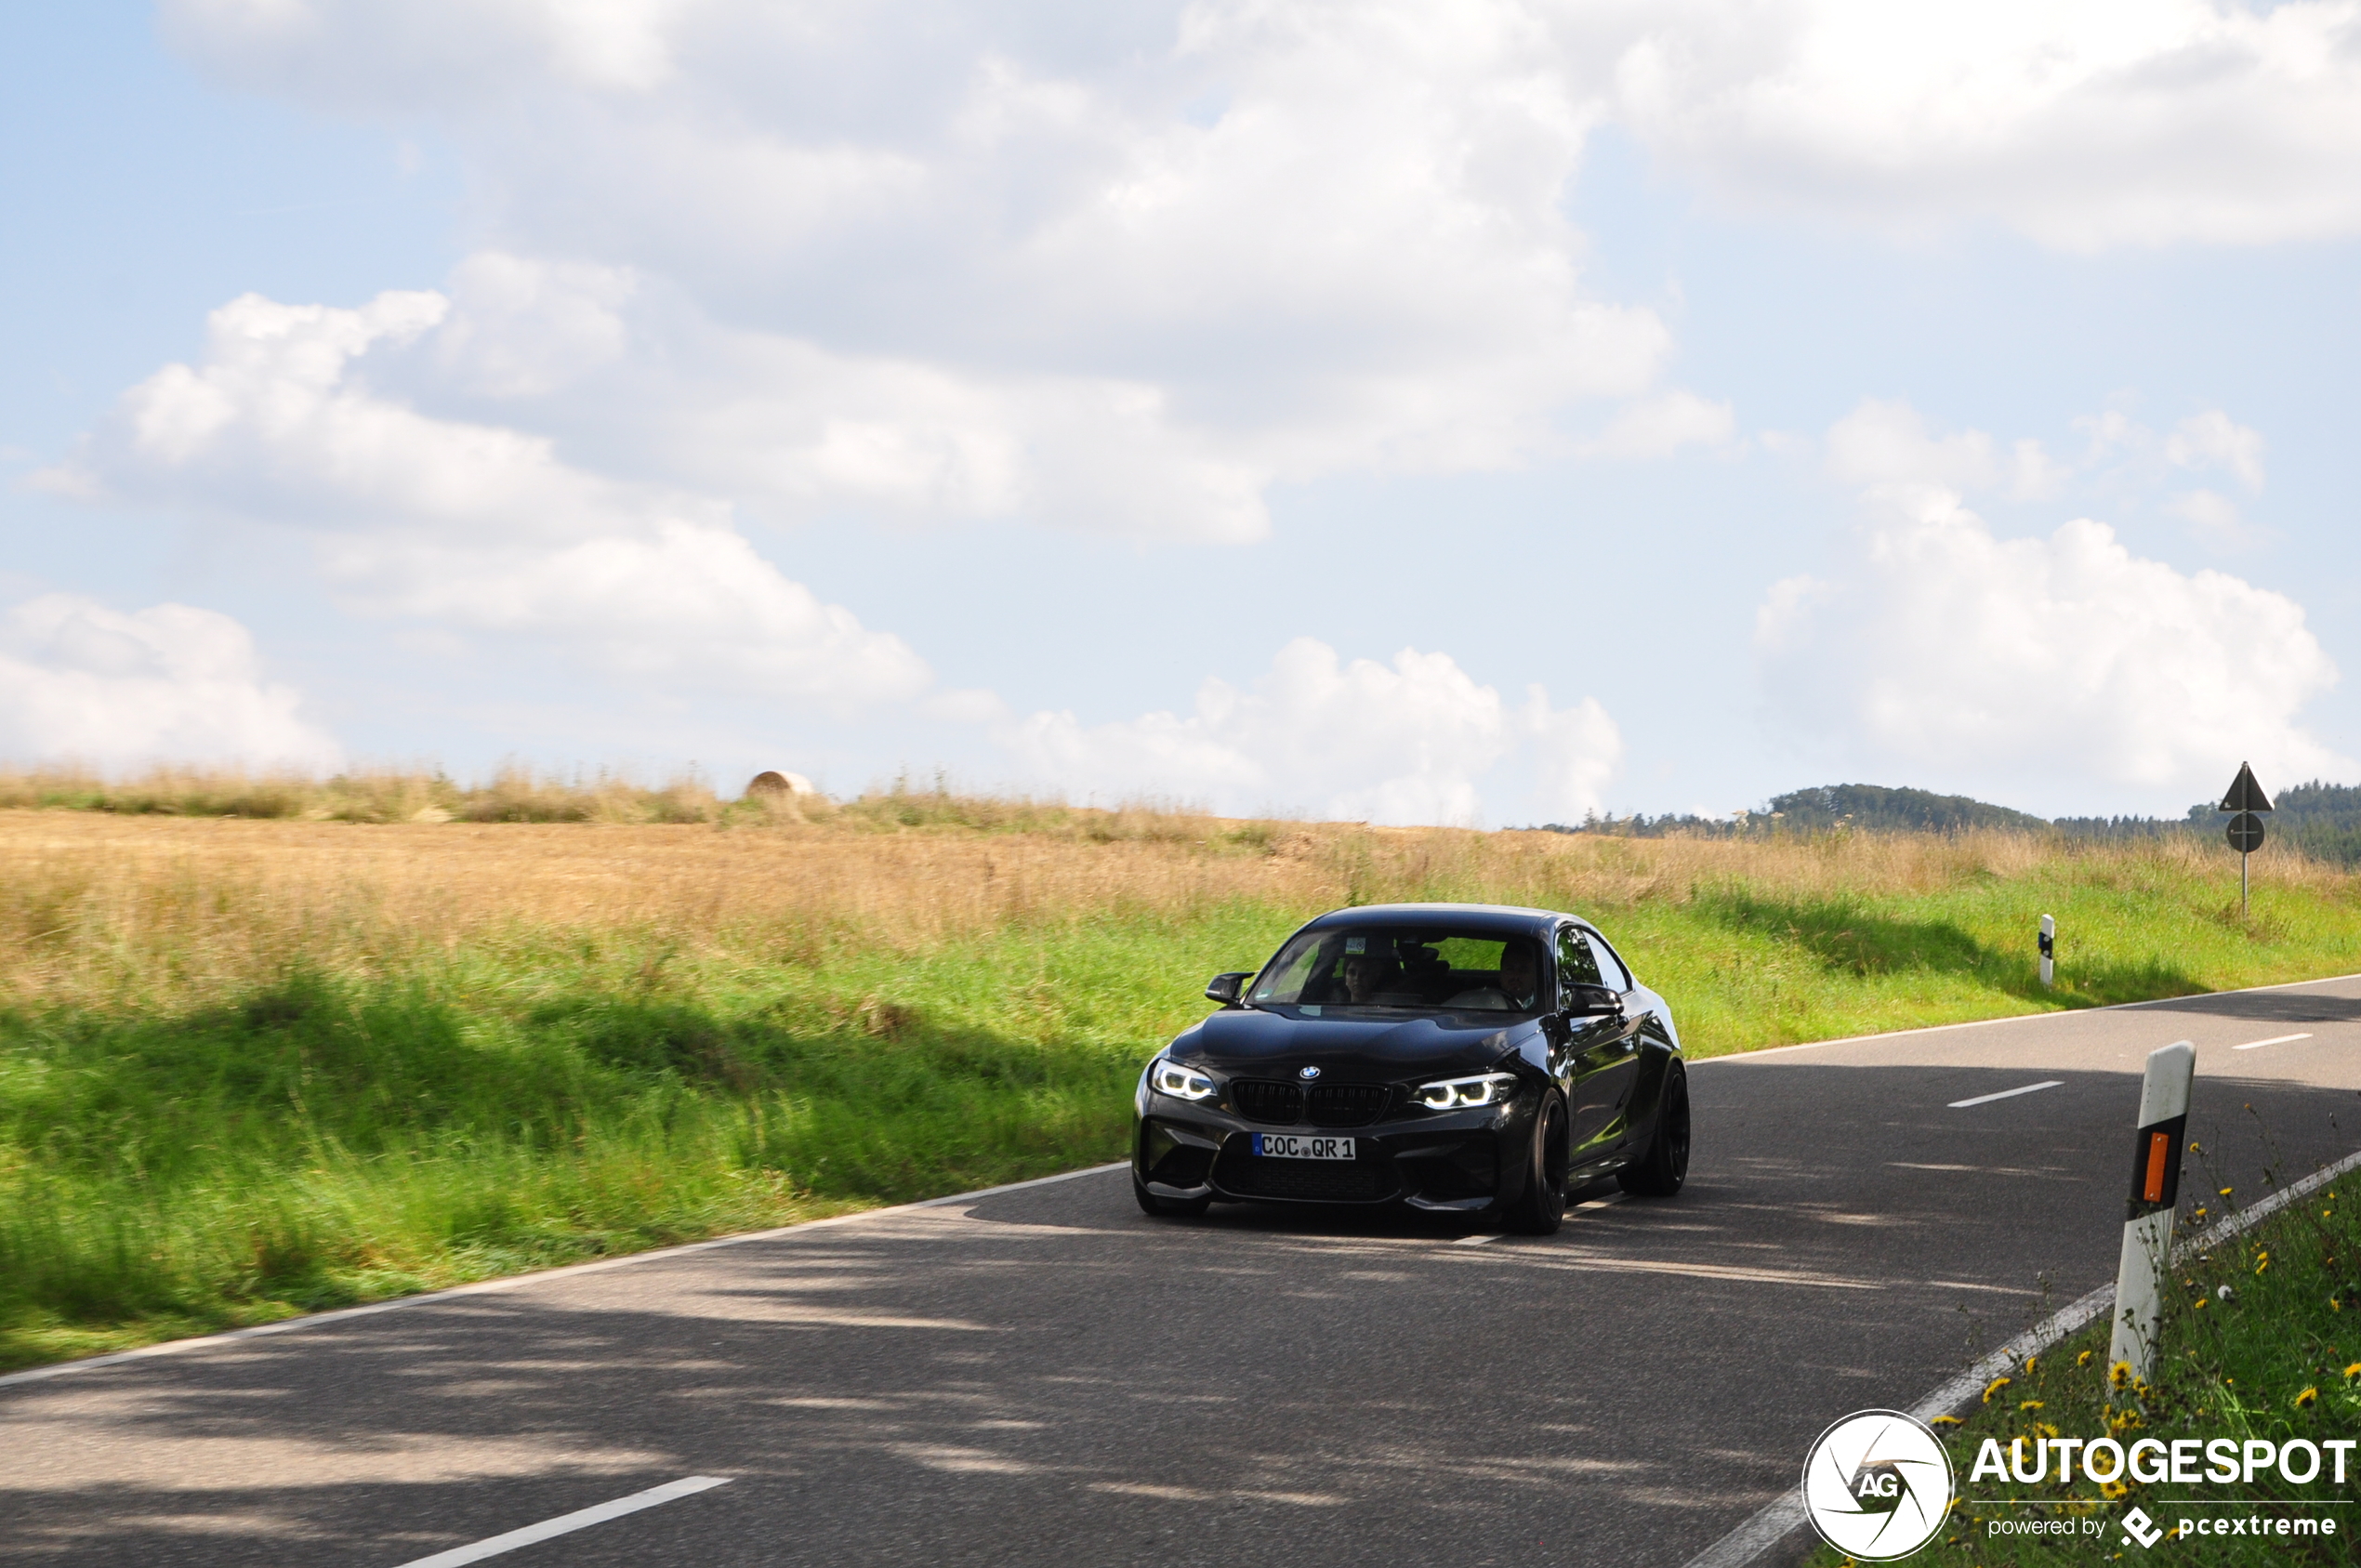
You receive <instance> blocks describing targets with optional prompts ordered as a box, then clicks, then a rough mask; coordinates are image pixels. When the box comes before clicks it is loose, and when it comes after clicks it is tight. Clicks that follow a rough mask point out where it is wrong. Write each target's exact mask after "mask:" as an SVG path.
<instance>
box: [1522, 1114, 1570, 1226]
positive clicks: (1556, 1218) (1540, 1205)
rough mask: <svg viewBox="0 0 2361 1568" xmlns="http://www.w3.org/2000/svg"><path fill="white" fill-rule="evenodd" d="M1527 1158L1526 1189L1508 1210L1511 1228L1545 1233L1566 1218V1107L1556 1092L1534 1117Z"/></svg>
mask: <svg viewBox="0 0 2361 1568" xmlns="http://www.w3.org/2000/svg"><path fill="white" fill-rule="evenodd" d="M1525 1158H1526V1165H1525V1172H1524V1192H1523V1195H1522V1196H1520V1197H1519V1198H1518V1199H1517V1201H1516V1202H1515V1203H1514V1204H1513V1205H1512V1206H1510V1209H1509V1216H1508V1218H1509V1229H1510V1230H1511V1231H1522V1232H1524V1233H1525V1234H1526V1235H1528V1236H1546V1235H1549V1234H1550V1233H1552V1232H1555V1231H1556V1230H1557V1228H1558V1227H1559V1225H1561V1224H1562V1223H1563V1222H1564V1220H1565V1217H1566V1108H1565V1101H1563V1100H1560V1099H1559V1098H1558V1097H1557V1095H1556V1094H1555V1093H1551V1094H1550V1095H1547V1096H1545V1097H1544V1098H1543V1100H1542V1101H1541V1111H1540V1113H1539V1114H1538V1115H1537V1116H1535V1117H1534V1118H1533V1146H1532V1149H1531V1152H1530V1153H1528V1154H1527V1155H1526V1156H1525Z"/></svg>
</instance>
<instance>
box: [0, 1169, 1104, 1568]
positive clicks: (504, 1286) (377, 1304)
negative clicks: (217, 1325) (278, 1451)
mask: <svg viewBox="0 0 2361 1568" xmlns="http://www.w3.org/2000/svg"><path fill="white" fill-rule="evenodd" d="M1130 1163H1131V1162H1130V1161H1128V1160H1117V1161H1115V1163H1114V1164H1112V1165H1103V1166H1089V1167H1088V1168H1087V1169H1084V1170H1063V1171H1060V1172H1059V1173H1058V1174H1057V1175H1055V1176H1036V1177H1035V1178H1034V1179H1032V1180H1030V1181H1006V1182H1003V1183H1001V1184H1000V1185H999V1186H997V1187H979V1188H977V1189H976V1190H975V1191H974V1192H954V1193H952V1194H950V1195H949V1196H948V1197H941V1198H922V1199H920V1200H919V1201H918V1202H917V1203H914V1204H895V1205H894V1206H892V1207H890V1208H862V1209H855V1210H853V1211H852V1212H851V1213H850V1214H832V1215H830V1216H828V1217H827V1218H826V1219H803V1220H798V1221H797V1222H796V1223H795V1224H793V1225H776V1226H773V1227H772V1228H771V1229H770V1230H768V1231H745V1232H740V1233H738V1234H737V1235H734V1236H716V1237H714V1238H712V1239H711V1240H710V1241H702V1242H684V1243H682V1244H681V1245H679V1246H665V1247H658V1248H656V1249H655V1250H654V1251H653V1252H633V1253H628V1254H626V1255H625V1256H624V1257H621V1258H597V1259H595V1260H593V1261H591V1262H588V1263H569V1264H567V1265H566V1266H565V1267H564V1268H562V1269H542V1270H538V1271H536V1272H533V1273H530V1274H508V1275H506V1276H504V1277H502V1278H500V1279H496V1280H481V1281H478V1282H477V1283H476V1284H474V1285H453V1286H451V1287H450V1288H449V1289H447V1290H429V1291H428V1292H426V1293H425V1294H423V1295H419V1296H403V1297H399V1298H395V1299H394V1300H391V1301H372V1302H370V1303H369V1304H368V1305H367V1306H365V1307H340V1308H338V1309H336V1311H333V1312H312V1313H310V1314H308V1315H306V1316H304V1317H299V1318H282V1319H280V1320H279V1321H278V1322H277V1323H260V1324H255V1325H254V1326H253V1327H252V1328H232V1329H229V1330H227V1331H226V1332H223V1333H220V1334H206V1335H202V1336H200V1337H196V1338H194V1339H167V1340H165V1342H164V1343H163V1344H161V1345H142V1346H140V1347H139V1348H138V1350H136V1351H114V1352H112V1354H109V1355H103V1356H86V1357H84V1358H83V1359H82V1360H80V1361H61V1362H59V1363H58V1364H55V1365H54V1366H36V1367H33V1368H31V1369H30V1370H27V1371H24V1372H11V1373H8V1374H7V1376H5V1377H0V1389H5V1388H7V1386H8V1385H9V1384H11V1383H38V1382H40V1381H42V1380H43V1379H45V1378H49V1377H64V1376H66V1374H68V1373H70V1372H88V1371H91V1370H93V1369H95V1368H98V1367H101V1366H116V1365H120V1364H122V1363H124V1362H126V1361H146V1360H147V1359H149V1358H150V1357H152V1356H176V1355H178V1354H180V1353H181V1352H183V1351H202V1350H204V1349H206V1348H207V1347H209V1346H213V1345H227V1344H230V1343H231V1342H232V1341H234V1340H238V1339H254V1338H259V1337H261V1336H263V1335H266V1334H292V1333H294V1332H296V1331H297V1329H303V1328H317V1327H321V1326H323V1325H324V1324H332V1323H344V1322H348V1321H349V1320H350V1319H353V1318H365V1317H375V1316H376V1314H377V1313H379V1312H399V1311H406V1310H407V1309H409V1308H412V1307H426V1306H431V1305H433V1304H434V1303H435V1302H437V1301H449V1300H452V1299H454V1298H457V1297H461V1296H488V1295H490V1294H492V1293H493V1292H495V1291H501V1290H517V1289H521V1288H522V1287H523V1286H525V1285H538V1284H540V1283H542V1282H543V1281H545V1280H557V1279H565V1278H567V1277H569V1276H571V1275H575V1274H599V1273H604V1272H606V1271H607V1270H609V1269H628V1268H630V1267H632V1266H633V1265H634V1264H639V1263H657V1262H661V1261H663V1260H664V1259H665V1258H685V1257H687V1256H688V1255H689V1254H690V1253H692V1252H712V1251H715V1250H717V1249H718V1248H720V1247H725V1246H743V1245H745V1244H746V1243H748V1242H767V1241H776V1240H778V1239H780V1238H782V1237H785V1236H799V1235H802V1234H804V1233H805V1232H811V1231H824V1230H828V1229H830V1228H832V1227H834V1226H838V1225H851V1224H854V1223H857V1222H859V1221H861V1220H864V1219H881V1218H883V1217H884V1216H886V1215H890V1214H909V1213H912V1212H914V1211H916V1210H917V1209H922V1208H943V1207H946V1206H949V1205H952V1204H964V1203H972V1202H974V1201H975V1200H976V1199H978V1198H989V1197H992V1196H995V1195H996V1194H997V1193H1001V1192H1019V1191H1022V1189H1024V1188H1027V1187H1047V1186H1049V1185H1050V1184H1052V1183H1053V1182H1059V1181H1072V1180H1075V1179H1077V1178H1080V1177H1085V1176H1098V1175H1101V1174H1102V1173H1103V1172H1106V1171H1110V1170H1122V1169H1124V1168H1126V1167H1127V1166H1129V1164H1130ZM405 1568H406V1565H405Z"/></svg>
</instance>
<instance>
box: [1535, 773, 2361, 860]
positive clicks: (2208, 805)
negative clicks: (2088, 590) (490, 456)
mask: <svg viewBox="0 0 2361 1568" xmlns="http://www.w3.org/2000/svg"><path fill="white" fill-rule="evenodd" d="M2271 804H2272V806H2273V807H2274V808H2275V810H2273V811H2272V813H2271V814H2270V815H2269V816H2268V817H2266V818H2264V819H2263V820H2264V824H2265V825H2266V827H2267V829H2268V831H2269V833H2270V835H2271V837H2273V838H2274V839H2276V840H2277V841H2279V842H2280V843H2283V844H2288V845H2290V846H2292V847H2294V848H2296V849H2299V850H2302V851H2303V852H2304V853H2306V854H2308V855H2310V856H2312V857H2313V858H2314V859H2315V860H2323V861H2328V862H2331V863H2336V864H2340V865H2361V786H2357V785H2354V784H2323V783H2321V782H2320V781H2319V780H2317V779H2315V780H2314V781H2312V782H2311V783H2310V784H2291V785H2289V786H2288V788H2286V789H2284V790H2282V791H2281V792H2280V793H2278V794H2277V795H2275V796H2274V797H2272V799H2271ZM2229 820H2230V819H2229V818H2228V817H2227V816H2226V815H2224V814H2223V812H2221V811H2220V810H2216V809H2215V802H2213V801H2211V800H2201V801H2199V802H2197V804H2196V805H2194V806H2192V807H2190V808H2189V811H2188V814H2187V815H2186V816H2182V817H2059V818H2056V819H2055V820H2049V819H2045V818H2041V817H2037V816H2035V815H2033V814H2032V813H2031V812H2028V811H2018V810H2011V809H2010V808H2009V807H2006V806H1995V805H1993V804H1992V803H1991V802H1989V801H1985V800H1976V799H1972V798H1971V797H1968V796H1964V795H1937V794H1935V793H1934V792H1933V791H1932V790H1925V789H1896V788H1889V787H1887V786H1885V785H1882V784H1822V785H1820V786H1818V787H1816V788H1813V789H1798V790H1791V791H1789V792H1788V793H1787V794H1785V795H1774V796H1773V797H1771V803H1770V804H1769V805H1768V806H1766V807H1764V808H1762V809H1761V810H1757V811H1748V812H1744V813H1734V814H1732V815H1731V816H1728V817H1700V816H1695V815H1693V814H1677V815H1676V814H1668V815H1665V816H1660V817H1649V816H1645V815H1640V816H1630V817H1601V816H1596V815H1593V816H1589V817H1586V818H1584V819H1583V820H1582V822H1580V823H1579V824H1566V823H1549V824H1544V825H1545V826H1546V827H1547V828H1548V830H1549V831H1550V832H1552V833H1600V834H1609V835H1613V836H1615V837H1623V838H1665V837H1673V836H1675V835H1684V836H1688V837H1700V838H1734V837H1744V836H1748V835H1757V834H1762V833H1765V832H1769V833H1797V834H1807V835H1808V834H1814V833H1829V832H1834V831H1836V830H1838V829H1840V828H1841V829H1844V830H1845V831H1848V832H1853V833H1960V832H1967V831H1972V830H1976V829H1988V828H2002V829H2010V830H2013V831H2015V832H2019V833H2057V834H2062V835H2064V837H2068V838H2101V839H2122V838H2158V837H2168V836H2173V835H2179V834H2184V833H2196V834H2203V835H2206V836H2208V837H2219V836H2220V834H2221V832H2222V826H2223V824H2224V823H2226V822H2228V821H2229Z"/></svg>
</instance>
